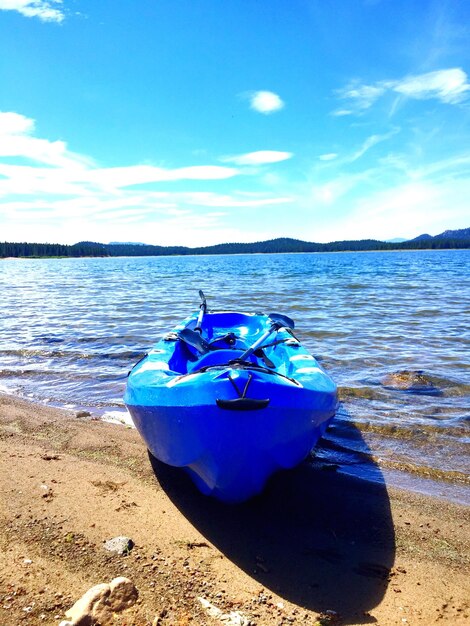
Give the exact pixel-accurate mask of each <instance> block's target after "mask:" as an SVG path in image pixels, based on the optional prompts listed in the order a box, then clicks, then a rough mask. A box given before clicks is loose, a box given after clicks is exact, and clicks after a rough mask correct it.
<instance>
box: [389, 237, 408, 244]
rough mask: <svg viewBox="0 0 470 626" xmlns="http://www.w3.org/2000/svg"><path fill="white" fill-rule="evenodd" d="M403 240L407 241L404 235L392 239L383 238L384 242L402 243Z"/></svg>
mask: <svg viewBox="0 0 470 626" xmlns="http://www.w3.org/2000/svg"><path fill="white" fill-rule="evenodd" d="M404 241H408V240H407V239H405V238H404V237H395V238H394V239H385V243H403V242H404Z"/></svg>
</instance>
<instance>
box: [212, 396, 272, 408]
mask: <svg viewBox="0 0 470 626" xmlns="http://www.w3.org/2000/svg"><path fill="white" fill-rule="evenodd" d="M216 402H217V406H218V407H219V408H220V409H228V410H229V411H255V410H257V409H264V408H266V407H267V406H268V404H269V398H266V399H265V400H257V399H255V398H235V399H233V400H220V399H219V398H217V400H216Z"/></svg>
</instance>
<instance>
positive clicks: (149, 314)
mask: <svg viewBox="0 0 470 626" xmlns="http://www.w3.org/2000/svg"><path fill="white" fill-rule="evenodd" d="M469 261H470V251H467V250H459V251H453V250H445V251H420V252H367V253H338V254H280V255H241V256H232V255H227V256H205V257H201V256H199V257H147V258H145V257H142V258H112V259H110V258H104V259H50V260H44V259H41V260H17V259H12V260H3V261H0V289H1V291H0V293H1V297H0V329H1V333H0V390H3V391H6V392H9V393H15V394H18V395H22V396H25V397H29V398H31V399H33V400H37V401H40V402H43V403H50V404H53V405H58V406H65V407H69V408H74V409H87V410H89V411H90V412H91V413H92V414H93V415H98V416H103V417H105V418H110V417H114V418H121V419H126V418H128V416H127V414H126V411H125V407H124V405H123V401H122V396H123V393H124V388H125V384H126V377H127V373H128V370H129V369H130V368H131V367H132V365H133V364H134V362H135V361H137V360H138V359H139V358H140V357H141V356H142V355H143V354H144V353H145V352H147V351H148V349H149V348H150V347H151V346H152V344H153V343H155V342H156V341H157V340H158V339H159V338H160V337H161V336H162V335H163V334H164V333H166V332H167V331H168V330H171V328H172V327H173V326H174V325H175V324H176V323H177V322H178V321H179V320H181V319H182V318H184V317H186V316H187V315H188V314H189V313H190V312H192V311H193V310H195V309H196V308H197V307H198V305H199V301H198V295H197V291H198V289H203V290H204V292H205V293H206V296H207V298H208V301H209V306H210V308H212V309H214V310H222V309H231V310H234V309H236V310H245V311H264V312H265V313H271V312H274V311H277V312H282V313H285V314H287V315H289V316H291V317H293V318H294V319H295V322H296V329H297V330H296V332H297V335H298V337H299V338H300V339H301V341H302V343H303V344H304V345H305V347H306V348H307V349H308V350H310V351H311V352H312V354H314V356H315V357H316V358H318V359H319V360H320V362H321V363H322V365H323V367H324V368H326V370H327V371H328V372H329V374H330V375H331V376H332V377H333V378H334V380H335V381H336V382H337V384H338V386H339V388H340V397H341V400H342V402H341V407H340V410H339V412H338V415H337V417H336V419H335V421H334V422H333V425H332V426H331V428H330V429H329V431H328V433H327V435H326V437H325V438H324V439H323V442H322V444H321V445H320V446H319V447H318V449H317V451H316V457H317V459H321V460H324V461H325V463H326V464H337V465H338V466H339V471H347V472H349V473H356V474H358V475H360V476H363V477H368V478H371V479H379V477H381V476H382V475H384V476H385V477H386V479H387V480H388V481H389V482H391V483H394V484H398V485H401V486H405V487H407V488H411V489H416V490H418V491H432V492H433V493H437V494H441V495H444V496H446V497H449V498H452V499H456V500H460V501H466V502H470V496H469V492H468V481H469V478H468V474H469V471H468V470H469V463H468V445H469V442H470V438H469V430H470V429H469V424H470V409H469V405H470V402H469V395H470V394H469V391H470V358H469V354H470V333H469V313H470V298H469V295H470V263H469ZM377 466H378V467H379V468H380V471H379V470H378V469H377ZM436 481H437V482H436Z"/></svg>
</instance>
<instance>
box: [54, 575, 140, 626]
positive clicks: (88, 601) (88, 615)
mask: <svg viewBox="0 0 470 626" xmlns="http://www.w3.org/2000/svg"><path fill="white" fill-rule="evenodd" d="M138 595H139V593H138V591H137V589H136V588H135V586H134V584H133V583H132V581H130V580H129V579H128V578H124V577H123V576H121V577H119V578H115V579H114V580H112V581H111V583H110V584H109V585H108V584H106V583H102V584H100V585H95V586H94V587H91V589H89V590H88V591H87V592H86V593H85V594H84V595H83V596H82V597H81V598H80V599H79V600H77V602H75V604H74V605H73V606H72V608H70V609H69V610H68V611H66V613H65V616H66V617H67V618H68V620H64V621H62V622H61V623H60V624H59V626H89V624H93V623H95V622H97V623H99V624H101V626H107V625H108V624H109V625H110V624H112V623H113V614H114V613H119V612H120V611H124V610H125V609H128V608H129V607H131V606H132V605H133V604H135V602H136V601H137V598H138Z"/></svg>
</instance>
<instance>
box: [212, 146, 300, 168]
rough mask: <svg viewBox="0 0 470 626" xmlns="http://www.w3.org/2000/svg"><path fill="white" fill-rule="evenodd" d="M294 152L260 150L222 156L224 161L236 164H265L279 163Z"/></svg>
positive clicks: (289, 157)
mask: <svg viewBox="0 0 470 626" xmlns="http://www.w3.org/2000/svg"><path fill="white" fill-rule="evenodd" d="M293 156H294V155H293V154H292V152H280V151H279V150H258V151H256V152H248V153H247V154H239V155H234V156H227V157H222V158H221V159H220V160H221V161H223V162H224V163H235V164H236V165H264V164H267V163H278V162H280V161H286V160H287V159H291V158H292V157H293Z"/></svg>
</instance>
